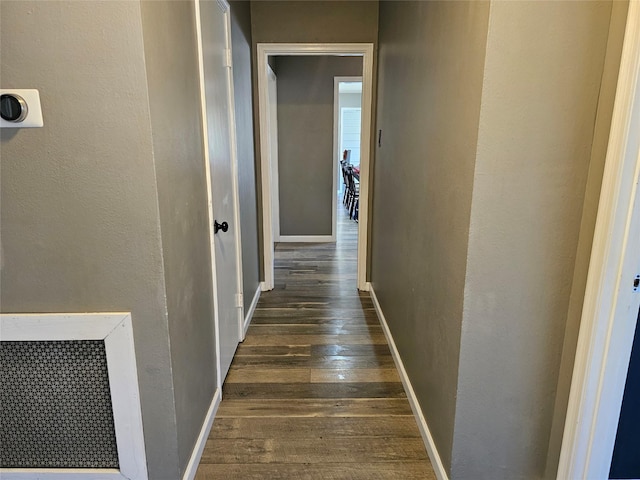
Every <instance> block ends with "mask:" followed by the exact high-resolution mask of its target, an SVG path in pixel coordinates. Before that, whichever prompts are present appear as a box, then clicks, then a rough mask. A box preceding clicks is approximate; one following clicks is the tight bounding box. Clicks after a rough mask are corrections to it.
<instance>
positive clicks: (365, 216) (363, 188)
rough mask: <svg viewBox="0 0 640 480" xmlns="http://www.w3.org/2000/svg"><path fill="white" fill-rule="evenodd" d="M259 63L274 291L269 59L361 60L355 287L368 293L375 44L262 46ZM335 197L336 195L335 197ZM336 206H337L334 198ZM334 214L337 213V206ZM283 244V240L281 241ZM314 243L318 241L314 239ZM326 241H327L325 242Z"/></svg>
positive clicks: (267, 263)
mask: <svg viewBox="0 0 640 480" xmlns="http://www.w3.org/2000/svg"><path fill="white" fill-rule="evenodd" d="M257 53H258V54H257V60H258V65H257V69H258V111H259V114H260V115H259V117H260V118H259V122H260V169H261V172H262V173H261V186H262V194H261V195H262V231H263V243H262V252H263V267H264V281H263V282H262V289H263V290H272V289H273V287H274V256H273V243H274V232H273V219H272V215H273V211H272V192H271V188H272V186H271V183H272V180H271V166H270V162H269V154H268V153H269V140H268V138H269V128H268V127H269V123H268V111H269V109H268V98H267V97H268V96H267V95H266V92H267V58H268V57H269V56H270V55H276V56H277V55H292V56H295V55H300V56H304V55H323V56H326V55H350V56H361V57H362V72H363V75H362V139H361V150H360V154H361V161H360V211H359V215H358V273H357V281H356V286H357V288H358V289H359V290H363V291H366V290H368V289H369V285H368V283H367V271H366V268H367V250H368V235H367V233H368V222H369V200H368V199H369V175H370V171H369V168H370V155H371V122H372V111H373V108H372V106H373V103H372V99H373V91H372V86H373V85H372V84H373V44H372V43H286V44H285V43H259V44H258V45H257ZM336 162H337V159H336V160H334V175H333V181H334V185H333V189H332V191H333V192H335V191H336V183H335V182H336V177H337V169H336V167H335V164H336ZM333 197H336V195H333ZM333 202H334V203H335V202H336V199H335V198H334V200H333ZM333 211H334V212H335V211H336V207H335V205H334V207H333ZM290 240H292V241H293V240H296V241H304V239H303V237H300V238H295V239H294V237H291V238H290ZM281 241H282V238H281ZM314 241H318V240H317V239H315V240H314ZM324 241H326V240H324Z"/></svg>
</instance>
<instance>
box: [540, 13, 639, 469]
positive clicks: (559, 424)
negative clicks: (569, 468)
mask: <svg viewBox="0 0 640 480" xmlns="http://www.w3.org/2000/svg"><path fill="white" fill-rule="evenodd" d="M628 8H629V2H628V1H616V2H613V4H612V7H611V22H610V24H609V40H608V42H607V53H606V58H605V64H604V72H603V74H602V85H601V87H600V97H599V99H598V113H597V116H596V123H595V128H594V132H593V148H592V149H591V162H590V163H589V176H588V178H587V185H586V188H585V196H584V206H583V208H582V220H581V222H580V238H579V240H578V247H577V251H576V264H575V268H574V272H573V282H572V285H571V297H570V300H569V310H568V314H567V325H566V327H565V334H564V341H563V346H562V362H561V365H560V371H559V374H558V387H557V393H556V399H555V407H554V412H553V423H552V427H551V438H550V440H549V452H548V455H547V468H546V475H545V478H548V479H549V480H551V479H555V478H556V474H557V470H558V462H559V460H560V447H561V445H562V434H563V432H564V422H565V418H566V413H567V405H568V403H569V390H570V388H571V377H572V374H573V364H574V361H575V356H576V347H577V345H578V332H579V330H580V317H581V315H582V304H583V302H584V292H585V289H586V285H587V272H588V270H589V260H590V257H591V245H592V243H593V232H594V229H595V225H596V215H597V213H598V203H599V200H600V187H601V185H602V175H603V172H604V162H605V157H606V154H607V146H608V142H609V131H610V129H611V117H612V115H613V101H614V98H615V93H616V85H617V82H618V71H619V70H620V57H621V55H622V41H623V39H624V30H625V26H626V20H627V11H628Z"/></svg>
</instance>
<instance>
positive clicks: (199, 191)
mask: <svg viewBox="0 0 640 480" xmlns="http://www.w3.org/2000/svg"><path fill="white" fill-rule="evenodd" d="M141 5H142V26H143V33H144V48H145V59H146V68H147V79H148V85H149V105H150V109H151V128H152V134H153V155H154V159H155V165H156V181H157V185H158V207H159V211H160V224H161V227H162V228H161V231H162V251H163V259H164V270H165V282H166V295H167V311H168V314H169V336H170V340H171V341H170V346H171V360H172V362H171V365H172V374H173V384H174V396H175V406H176V421H177V434H178V464H179V467H180V470H179V475H180V476H182V474H183V472H184V468H185V467H186V465H187V463H188V461H189V457H190V455H191V452H192V450H193V447H194V444H195V441H196V439H197V438H198V434H199V433H200V429H201V428H202V424H203V422H204V420H205V417H206V414H207V410H208V408H209V405H210V403H211V400H212V398H213V395H214V392H215V389H216V373H215V364H216V358H215V333H214V318H213V287H212V280H211V255H210V239H209V213H208V210H207V184H206V176H205V175H204V152H203V136H202V120H201V116H200V113H199V112H200V84H199V83H200V82H199V74H198V57H197V50H196V48H195V45H196V32H195V22H194V18H195V17H194V15H195V13H194V4H193V2H175V1H153V2H142V3H141ZM205 21H206V19H205ZM174 478H175V477H174Z"/></svg>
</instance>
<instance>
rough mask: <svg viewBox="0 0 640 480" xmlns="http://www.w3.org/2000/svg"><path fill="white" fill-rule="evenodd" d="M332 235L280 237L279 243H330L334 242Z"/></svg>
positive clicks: (334, 238)
mask: <svg viewBox="0 0 640 480" xmlns="http://www.w3.org/2000/svg"><path fill="white" fill-rule="evenodd" d="M335 241H336V237H334V236H333V235H281V236H280V240H279V242H280V243H331V242H335Z"/></svg>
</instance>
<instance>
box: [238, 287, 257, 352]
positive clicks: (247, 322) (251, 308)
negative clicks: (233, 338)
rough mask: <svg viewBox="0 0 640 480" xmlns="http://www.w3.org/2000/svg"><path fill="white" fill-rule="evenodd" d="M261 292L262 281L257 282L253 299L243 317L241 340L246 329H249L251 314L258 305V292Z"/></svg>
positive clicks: (244, 335)
mask: <svg viewBox="0 0 640 480" xmlns="http://www.w3.org/2000/svg"><path fill="white" fill-rule="evenodd" d="M261 293H262V283H259V284H258V288H256V293H255V294H254V295H253V300H251V305H249V310H248V311H247V314H246V315H245V317H244V327H243V329H242V340H244V337H246V336H247V330H248V329H249V325H250V324H251V319H252V318H253V314H254V313H255V311H256V307H257V306H258V300H260V294H261Z"/></svg>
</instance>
